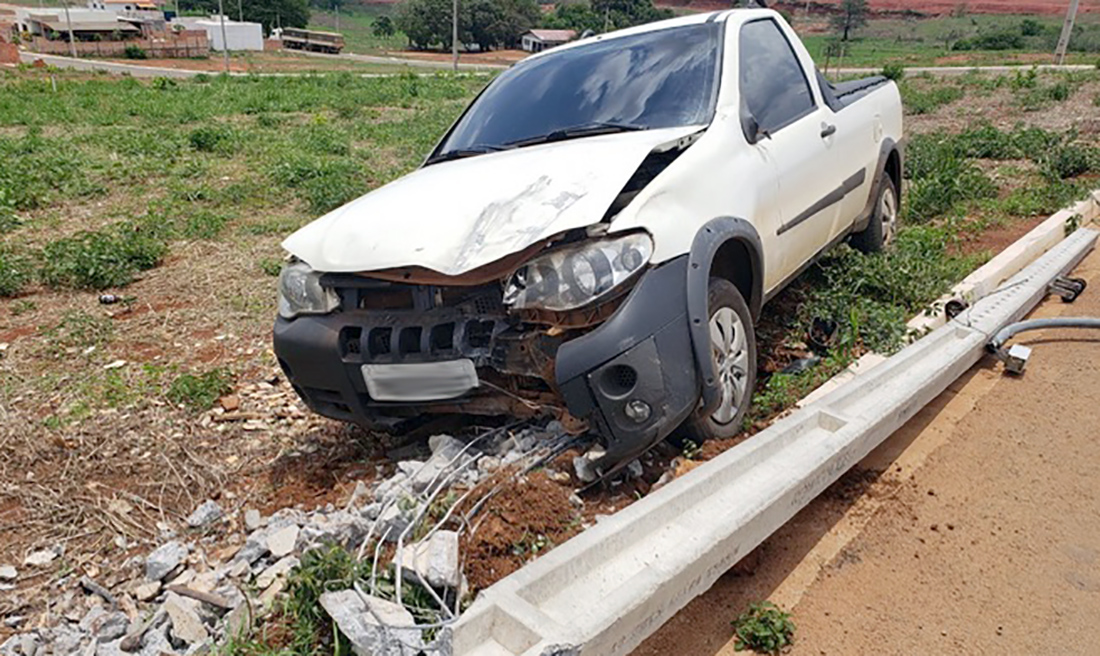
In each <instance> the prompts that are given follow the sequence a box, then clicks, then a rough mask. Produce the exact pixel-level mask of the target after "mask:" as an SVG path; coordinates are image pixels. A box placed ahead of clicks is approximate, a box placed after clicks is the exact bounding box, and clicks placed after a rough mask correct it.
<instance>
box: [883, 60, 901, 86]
mask: <svg viewBox="0 0 1100 656" xmlns="http://www.w3.org/2000/svg"><path fill="white" fill-rule="evenodd" d="M882 76H883V77H885V78H886V79H888V80H894V81H895V82H896V81H898V80H900V79H902V78H903V77H905V66H904V65H903V64H900V63H898V62H887V63H886V65H885V66H883V67H882Z"/></svg>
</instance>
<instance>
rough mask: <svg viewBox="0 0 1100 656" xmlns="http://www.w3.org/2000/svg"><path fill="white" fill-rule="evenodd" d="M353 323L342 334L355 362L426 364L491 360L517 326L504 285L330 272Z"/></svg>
mask: <svg viewBox="0 0 1100 656" xmlns="http://www.w3.org/2000/svg"><path fill="white" fill-rule="evenodd" d="M321 284H322V285H325V286H326V287H330V288H332V289H333V290H334V291H335V292H336V293H337V295H338V296H339V297H340V301H341V303H340V306H341V308H343V309H342V315H343V317H344V318H345V319H346V320H347V322H348V323H349V324H351V325H348V326H345V327H344V328H343V329H342V330H341V333H340V349H341V356H342V357H343V359H344V361H345V362H349V363H395V362H425V361H432V360H447V359H455V358H460V357H466V358H470V359H472V360H474V362H475V364H477V365H478V366H481V365H484V364H488V363H489V360H490V358H491V354H492V351H493V342H494V340H495V339H496V337H497V336H498V335H500V333H501V332H503V331H505V330H507V329H508V328H509V327H511V326H512V323H513V322H514V320H512V319H510V318H509V317H508V316H507V314H506V312H505V310H504V304H503V301H502V298H503V293H502V291H501V287H500V285H499V284H498V283H493V284H490V285H482V286H477V287H437V286H432V285H409V284H403V283H394V282H387V281H383V280H373V279H371V278H364V277H362V276H355V275H343V274H327V275H326V276H324V277H323V278H322V281H321Z"/></svg>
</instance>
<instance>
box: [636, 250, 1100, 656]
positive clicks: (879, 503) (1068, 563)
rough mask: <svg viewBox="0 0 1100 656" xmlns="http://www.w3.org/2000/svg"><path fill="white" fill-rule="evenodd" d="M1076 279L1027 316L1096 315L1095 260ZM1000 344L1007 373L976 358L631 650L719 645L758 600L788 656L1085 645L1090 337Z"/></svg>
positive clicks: (1092, 627)
mask: <svg viewBox="0 0 1100 656" xmlns="http://www.w3.org/2000/svg"><path fill="white" fill-rule="evenodd" d="M1075 275H1078V276H1082V277H1085V278H1087V279H1088V280H1089V281H1090V287H1089V289H1087V290H1086V291H1085V293H1084V294H1083V295H1082V296H1081V297H1080V298H1079V299H1078V300H1077V302H1076V303H1074V304H1072V305H1067V304H1063V303H1061V302H1060V301H1058V300H1057V299H1054V300H1048V301H1047V302H1046V303H1044V304H1043V305H1042V306H1040V307H1039V308H1038V309H1037V310H1036V311H1035V312H1034V313H1033V314H1032V317H1048V316H1093V317H1100V253H1096V252H1094V253H1093V254H1092V255H1090V256H1089V257H1088V258H1087V259H1086V260H1085V261H1084V262H1083V263H1082V265H1081V266H1080V267H1079V268H1078V270H1077V272H1076V274H1075ZM1015 341H1016V342H1019V343H1022V344H1025V345H1028V346H1031V347H1032V348H1033V349H1034V352H1033V355H1032V360H1031V363H1030V364H1029V365H1028V370H1027V373H1026V374H1025V375H1024V376H1023V377H1021V378H1010V377H1007V376H1004V375H1002V373H1001V367H1000V365H999V364H997V363H995V361H994V360H993V359H992V358H991V357H986V358H984V359H983V360H982V361H981V362H980V363H979V364H978V365H976V366H975V367H974V369H972V370H971V371H970V372H969V373H968V374H967V375H965V376H964V377H963V378H961V379H960V380H958V381H956V382H955V383H954V384H953V385H952V386H951V387H950V388H949V389H948V391H946V392H944V393H943V394H942V395H940V397H938V398H937V399H936V400H934V401H933V402H932V403H931V404H930V405H929V406H928V407H927V408H925V409H924V410H923V411H922V412H921V413H919V414H918V415H917V416H916V417H915V418H914V419H913V420H912V421H910V422H909V423H908V424H907V425H906V426H905V427H903V428H902V429H901V430H900V431H898V432H897V433H895V435H894V436H892V437H891V438H890V439H889V440H887V442H886V443H885V444H884V445H883V446H882V447H880V448H879V449H878V450H876V451H875V452H874V453H872V454H871V455H870V456H869V457H868V458H867V459H866V460H864V462H862V463H861V464H860V466H859V467H858V468H857V469H856V470H854V471H853V472H851V473H849V474H848V475H847V476H845V478H843V479H842V480H841V481H840V482H838V484H837V485H834V486H833V487H832V488H831V489H830V490H829V491H828V492H826V493H825V494H824V495H822V497H820V498H819V499H817V500H816V501H814V502H813V503H812V504H811V505H810V506H808V507H807V508H806V509H805V510H803V511H802V512H801V513H800V514H799V515H798V516H796V517H795V518H794V519H793V520H792V521H791V522H789V523H788V524H787V525H786V526H784V527H783V528H782V529H780V531H779V532H778V533H776V534H775V535H774V536H772V538H770V539H769V540H767V541H766V542H765V543H764V544H763V545H762V546H761V547H760V549H758V553H757V554H756V555H755V557H750V559H749V560H750V561H755V562H750V563H745V564H743V565H741V566H739V567H737V568H735V569H734V570H733V571H731V572H730V573H728V574H726V575H725V576H724V577H722V578H721V579H720V580H719V581H718V582H717V583H716V584H715V585H714V587H713V588H712V589H711V590H710V591H709V592H707V593H706V594H705V595H703V596H701V597H699V598H698V599H696V600H695V601H694V602H692V603H691V604H690V605H689V606H688V607H687V608H685V609H684V610H683V611H681V612H680V613H679V614H678V615H677V616H676V617H674V618H673V619H672V620H671V621H670V622H669V623H668V624H666V625H665V627H664V628H663V629H661V630H660V631H659V632H658V633H656V634H655V635H654V636H652V637H651V638H650V639H649V640H647V641H646V642H645V643H644V644H643V645H642V646H641V647H640V648H639V649H638V650H637V651H636V652H635V654H637V655H639V656H640V655H647V656H648V655H657V654H673V653H675V654H678V655H681V656H694V655H700V656H701V655H707V656H711V655H715V654H721V655H723V656H727V655H732V654H734V653H735V652H734V650H733V644H732V642H731V637H732V629H731V627H730V624H729V622H730V620H732V619H733V618H734V617H736V616H737V614H738V613H740V612H741V610H742V609H743V608H744V607H745V606H746V605H747V604H748V603H749V602H752V601H757V600H760V599H765V598H771V599H774V600H776V601H778V602H779V603H780V604H782V605H784V606H786V607H787V610H791V611H792V614H793V619H794V622H795V624H796V625H797V627H798V632H797V634H796V645H795V648H794V650H793V651H792V652H791V653H792V654H795V655H798V654H830V655H832V654H913V653H926V654H944V653H966V654H983V653H988V654H1008V653H1018V654H1036V653H1061V654H1089V653H1096V644H1098V642H1100V625H1097V623H1096V622H1095V618H1096V617H1098V616H1100V505H1098V504H1097V499H1098V498H1100V479H1098V478H1097V476H1096V472H1097V468H1098V465H1100V445H1098V444H1097V440H1096V438H1097V425H1098V419H1100V384H1098V383H1100V334H1098V333H1097V331H1091V332H1090V331H1082V330H1076V331H1074V330H1047V331H1042V332H1035V333H1027V334H1024V335H1021V336H1019V337H1017V338H1016V340H1015ZM822 553H825V554H831V557H829V558H828V559H827V560H826V561H825V562H824V566H819V565H817V564H816V563H815V562H814V561H815V558H818V557H820V554H822ZM746 572H750V573H746Z"/></svg>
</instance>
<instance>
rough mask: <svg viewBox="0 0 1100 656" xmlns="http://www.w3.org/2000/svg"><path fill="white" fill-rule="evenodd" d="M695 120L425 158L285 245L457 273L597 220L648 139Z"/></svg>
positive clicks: (341, 268) (357, 265)
mask: <svg viewBox="0 0 1100 656" xmlns="http://www.w3.org/2000/svg"><path fill="white" fill-rule="evenodd" d="M699 129H700V128H699V127H690V126H689V127H682V128H665V129H660V130H645V131H639V132H626V133H620V134H610V135H601V136H594V137H585V138H581V139H573V140H570V141H561V142H556V143H550V144H544V145H539V146H528V147H526V148H517V149H515V150H506V151H501V152H496V153H490V154H487V155H478V156H475V157H470V158H466V159H459V160H453V161H450V162H444V163H440V164H433V165H432V166H427V167H424V168H421V169H418V170H416V171H414V172H413V173H410V174H409V175H406V176H405V177H403V178H400V179H398V180H395V181H393V182H391V183H389V184H387V185H386V186H384V187H381V188H379V189H376V190H375V191H372V192H371V193H369V194H367V195H365V196H362V197H361V198H358V199H357V200H354V201H352V202H350V203H348V204H347V205H344V206H343V207H339V208H337V209H335V210H333V211H332V212H329V213H328V214H326V215H324V216H322V217H321V218H319V219H317V220H316V221H314V222H312V223H310V224H309V225H307V226H305V227H303V228H302V229H300V230H298V231H297V232H295V233H294V234H292V235H290V237H288V238H287V239H286V240H285V241H284V242H283V248H285V249H286V250H287V251H289V252H290V253H291V254H293V255H295V256H297V257H298V258H300V259H301V260H303V261H305V262H306V263H308V264H309V265H310V266H311V267H313V268H314V269H315V270H317V271H332V272H356V271H374V270H378V269H389V268H392V267H404V266H421V267H425V268H427V269H432V270H434V271H437V272H439V273H443V274H447V275H458V274H462V273H465V272H467V271H470V270H473V269H476V268H478V267H480V266H482V265H485V264H489V263H490V262H494V261H496V260H499V259H500V258H502V257H505V256H507V255H510V254H512V253H515V252H516V251H519V250H521V249H523V248H526V247H528V246H530V245H531V244H534V243H535V242H537V241H539V240H541V239H545V238H548V237H551V236H553V235H556V234H559V233H561V232H564V231H566V230H571V229H574V228H582V227H585V226H588V225H591V224H593V223H597V222H599V221H600V219H601V218H603V215H604V213H605V212H606V211H607V209H608V207H610V205H611V202H612V201H613V200H614V199H615V197H616V196H617V195H618V193H619V192H620V191H621V190H622V188H623V186H624V185H625V184H626V182H627V180H629V179H630V176H631V175H632V174H633V173H634V171H635V170H636V169H637V168H638V165H639V164H641V162H642V160H643V159H644V158H645V156H646V155H647V154H649V152H650V151H651V150H653V149H654V148H655V147H657V146H660V145H662V144H665V143H668V142H671V141H675V140H676V139H679V138H682V137H684V136H687V135H689V134H692V133H693V132H697V131H698V130H699Z"/></svg>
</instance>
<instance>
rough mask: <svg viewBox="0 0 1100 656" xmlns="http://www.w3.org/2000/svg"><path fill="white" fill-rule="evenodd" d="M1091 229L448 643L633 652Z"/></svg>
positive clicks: (973, 357)
mask: <svg viewBox="0 0 1100 656" xmlns="http://www.w3.org/2000/svg"><path fill="white" fill-rule="evenodd" d="M1097 234H1098V233H1097V232H1096V231H1093V230H1086V229H1081V230H1077V231H1076V232H1075V233H1074V234H1073V235H1072V236H1070V237H1069V238H1067V239H1065V240H1063V241H1061V242H1060V243H1059V244H1057V245H1056V246H1054V247H1053V248H1051V249H1050V250H1049V251H1048V252H1047V253H1046V254H1045V255H1043V256H1042V257H1041V258H1039V259H1038V260H1037V261H1035V262H1034V263H1033V264H1031V265H1030V266H1028V267H1027V268H1025V269H1024V270H1023V271H1021V272H1020V273H1018V274H1017V275H1015V276H1013V277H1012V278H1011V279H1010V280H1008V281H1007V282H1006V283H1005V284H1004V285H1002V286H1000V287H999V288H998V289H997V291H995V292H993V293H992V294H990V295H989V296H987V297H986V298H984V299H982V300H980V301H978V302H977V303H975V304H974V305H973V306H971V307H970V308H969V309H967V310H966V311H964V312H963V313H962V314H960V315H959V316H958V317H956V318H955V319H954V320H953V321H951V322H950V323H948V324H947V325H944V326H942V327H940V328H938V329H936V330H934V331H933V332H931V333H930V334H929V335H927V336H926V337H924V338H923V339H920V340H918V341H916V342H914V343H913V344H911V345H909V346H908V347H907V348H905V349H904V350H903V351H901V352H900V353H898V354H897V355H895V356H893V357H891V358H889V359H888V360H886V361H885V362H883V363H882V364H880V365H878V366H877V367H875V368H874V369H872V370H870V371H868V372H867V373H865V374H864V375H861V376H858V377H856V378H855V379H854V380H852V381H851V382H850V383H848V384H846V385H843V386H841V387H839V388H836V389H834V390H833V391H832V392H830V393H829V394H827V395H825V396H824V397H822V398H821V399H819V400H818V401H816V402H815V403H812V404H810V405H808V406H806V407H804V408H801V409H799V410H797V411H795V412H794V413H792V414H791V415H789V416H787V417H786V418H784V419H782V420H780V421H778V422H776V423H775V424H774V425H772V426H771V427H770V428H768V429H766V430H764V431H762V432H761V433H759V434H757V435H756V436H754V437H753V438H752V439H750V440H747V441H746V442H744V443H742V444H739V445H738V446H736V447H734V448H732V449H730V450H729V451H727V452H725V453H723V454H722V455H720V456H718V457H717V458H715V459H713V460H711V461H709V462H707V463H705V464H703V465H701V466H699V467H698V468H696V469H695V470H693V471H692V472H691V473H689V474H687V475H685V476H683V477H681V478H679V479H677V480H675V481H673V482H672V483H670V484H669V485H667V486H665V487H664V488H661V489H660V490H658V491H657V492H654V493H653V494H651V495H649V496H648V497H646V498H644V499H642V500H640V501H638V502H636V503H634V504H632V505H631V506H629V507H627V508H625V509H624V510H622V511H620V512H618V513H616V514H615V515H613V516H611V517H610V518H608V519H606V520H604V521H601V522H600V523H599V524H597V525H596V526H595V527H593V528H591V529H589V530H587V531H585V532H584V533H582V534H581V535H579V536H577V537H575V538H573V539H572V540H570V541H568V542H566V543H565V544H564V545H562V546H560V547H558V548H557V549H554V550H553V551H551V552H550V553H548V554H546V555H545V556H543V557H541V558H539V559H538V560H536V561H535V562H533V563H532V564H530V565H528V566H526V567H524V568H523V569H521V570H519V571H518V572H515V573H514V574H512V575H511V576H508V577H507V578H505V579H503V580H501V581H499V582H498V583H496V584H495V585H493V586H492V587H490V588H489V589H487V590H485V591H484V592H483V593H482V594H481V596H480V597H478V599H477V601H476V602H475V603H474V604H473V606H471V607H470V609H469V610H468V611H467V612H466V613H465V614H464V615H463V616H462V617H461V619H460V620H459V622H458V623H457V624H456V625H455V627H454V634H453V638H454V642H453V645H454V653H455V654H456V656H468V655H477V656H489V655H497V654H524V655H526V656H535V655H540V656H549V655H551V654H555V655H562V656H564V655H567V654H569V655H572V654H577V655H581V654H584V655H592V656H614V655H617V654H627V653H629V652H630V651H631V650H632V649H633V648H634V647H636V646H637V645H638V644H640V643H641V642H642V641H643V640H644V639H645V638H646V637H647V636H648V635H650V634H651V633H652V632H654V631H655V630H656V629H657V628H658V627H660V626H661V625H662V624H663V623H664V622H665V621H666V620H668V619H669V618H670V617H671V616H672V615H673V614H675V613H676V612H677V611H678V610H680V608H682V607H683V606H684V605H686V604H687V603H688V602H689V601H690V600H691V599H692V598H694V597H695V596H697V595H699V594H701V593H702V592H704V591H705V590H706V589H707V588H709V587H710V586H711V585H712V584H713V583H714V581H715V580H716V579H717V578H718V577H719V576H720V575H721V574H722V573H724V572H725V571H726V570H728V569H729V568H730V567H731V566H732V565H734V564H735V563H736V562H737V561H738V560H740V559H741V558H742V557H743V556H745V555H746V554H747V553H749V552H750V551H751V550H752V549H754V548H755V547H756V546H757V545H758V544H760V543H761V542H762V541H763V540H764V539H765V538H767V537H768V536H769V535H771V533H773V532H774V531H775V530H776V529H778V528H779V527H780V526H782V525H783V524H784V523H786V522H787V521H788V520H789V519H790V518H791V517H792V516H794V514H795V513H797V512H798V511H799V510H800V509H801V508H802V507H804V506H805V505H806V504H807V503H809V502H810V501H811V500H812V499H813V498H815V497H816V496H817V495H819V494H820V493H821V492H822V491H823V490H824V489H825V488H826V487H827V486H828V485H830V484H831V483H832V482H833V481H835V480H836V479H837V478H839V477H840V476H841V475H842V474H843V473H844V472H846V471H847V470H848V469H850V468H851V467H852V466H853V465H854V464H856V463H857V462H859V460H860V459H862V458H863V457H864V456H866V455H867V454H868V453H869V452H870V451H871V450H872V449H873V448H874V447H875V446H877V445H878V444H880V443H881V442H882V441H883V440H884V439H886V437H888V436H889V435H890V434H891V433H893V432H894V431H895V430H897V429H898V428H899V427H900V426H902V425H903V424H904V423H905V422H906V421H908V420H909V419H910V418H911V417H912V416H913V415H914V414H916V413H917V411H918V410H920V409H921V408H922V407H923V406H924V405H925V404H927V403H928V402H929V401H931V400H932V399H933V398H935V397H936V396H937V395H938V394H940V392H942V391H943V390H944V389H945V388H946V387H947V385H948V384H950V383H951V382H952V381H954V380H955V379H956V378H958V377H959V376H960V375H962V374H963V373H964V372H965V371H966V370H967V369H969V368H970V367H971V366H972V365H973V364H974V363H976V362H977V361H978V360H979V358H981V356H982V353H983V352H984V348H985V344H986V342H987V341H988V340H989V339H990V337H991V336H992V335H993V334H994V333H995V332H996V331H997V330H998V329H1000V328H1001V327H1002V326H1004V325H1006V324H1008V323H1012V322H1014V321H1017V320H1018V319H1020V318H1021V317H1022V316H1024V315H1025V314H1026V313H1027V312H1029V311H1030V310H1031V309H1032V308H1033V307H1034V306H1035V305H1036V304H1037V303H1038V302H1039V301H1040V300H1041V299H1042V298H1043V297H1044V296H1045V295H1046V293H1047V284H1048V283H1049V282H1050V281H1051V280H1052V279H1054V278H1055V277H1056V276H1058V275H1062V274H1064V273H1066V272H1068V271H1069V270H1071V269H1072V268H1073V267H1074V266H1076V265H1077V263H1078V262H1080V261H1081V259H1082V258H1083V257H1084V256H1085V254H1086V253H1088V251H1089V250H1091V249H1092V247H1093V245H1094V244H1095V242H1096V238H1097Z"/></svg>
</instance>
